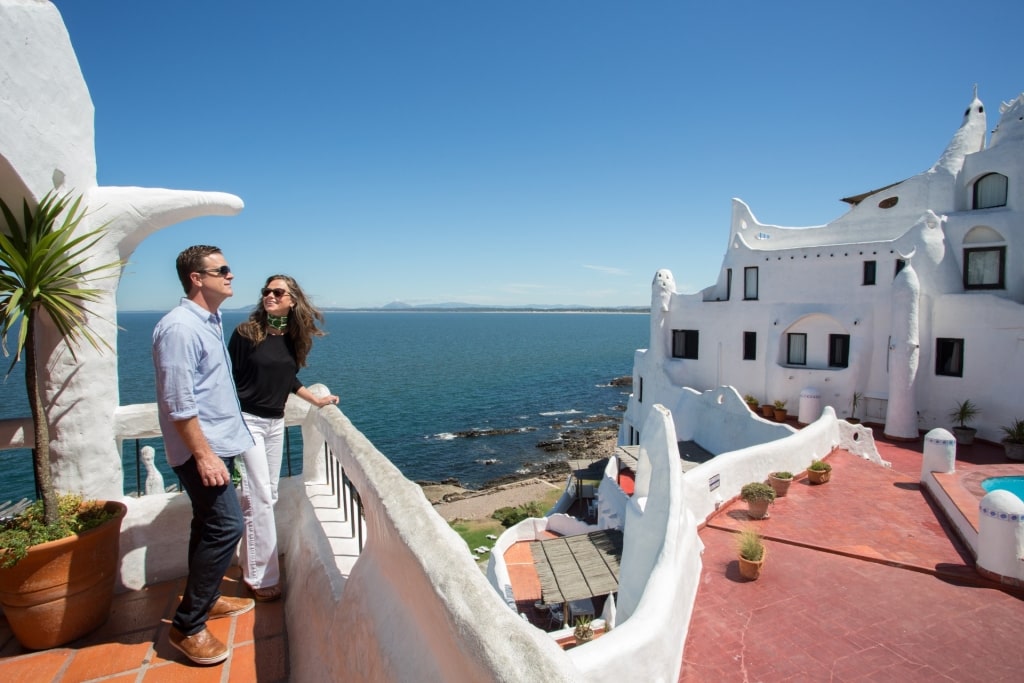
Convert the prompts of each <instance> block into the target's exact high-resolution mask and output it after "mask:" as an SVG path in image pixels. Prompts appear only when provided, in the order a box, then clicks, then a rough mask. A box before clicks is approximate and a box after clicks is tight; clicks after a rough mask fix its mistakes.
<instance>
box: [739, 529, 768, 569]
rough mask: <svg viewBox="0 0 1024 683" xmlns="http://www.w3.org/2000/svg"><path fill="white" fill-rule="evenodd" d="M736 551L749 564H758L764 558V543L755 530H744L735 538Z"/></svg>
mask: <svg viewBox="0 0 1024 683" xmlns="http://www.w3.org/2000/svg"><path fill="white" fill-rule="evenodd" d="M736 551H737V552H738V553H739V555H740V557H742V558H743V559H744V560H747V561H749V562H760V561H761V558H763V557H764V541H763V540H762V539H761V534H759V533H757V530H756V529H750V528H747V529H744V530H743V531H741V532H740V533H739V536H737V538H736Z"/></svg>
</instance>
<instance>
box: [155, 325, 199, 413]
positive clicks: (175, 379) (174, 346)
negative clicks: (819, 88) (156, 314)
mask: <svg viewBox="0 0 1024 683" xmlns="http://www.w3.org/2000/svg"><path fill="white" fill-rule="evenodd" d="M175 327H178V326H176V325H171V326H168V327H166V328H163V329H161V330H158V331H157V334H155V335H154V339H153V365H154V368H155V369H156V387H157V397H156V400H157V402H158V403H159V404H160V406H161V408H162V409H163V411H164V413H165V414H166V415H167V416H168V417H170V418H171V419H172V420H174V421H175V422H178V421H180V420H187V419H189V418H191V417H196V416H198V415H199V409H198V407H197V406H196V395H195V387H196V384H197V382H196V368H198V367H199V362H198V354H197V350H196V348H195V347H196V344H195V338H194V336H193V335H191V334H187V333H185V332H186V331H184V330H180V329H179V330H175V329H174V328H175Z"/></svg>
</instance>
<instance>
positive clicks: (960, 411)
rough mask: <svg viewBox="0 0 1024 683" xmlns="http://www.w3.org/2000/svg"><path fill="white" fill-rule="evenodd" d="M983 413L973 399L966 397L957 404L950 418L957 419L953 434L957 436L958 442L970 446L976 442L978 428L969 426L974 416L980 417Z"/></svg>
mask: <svg viewBox="0 0 1024 683" xmlns="http://www.w3.org/2000/svg"><path fill="white" fill-rule="evenodd" d="M980 413H981V409H980V408H978V406H977V405H976V404H974V403H972V402H971V399H969V398H965V399H964V400H963V401H960V402H959V403H957V404H956V408H955V409H954V410H953V412H951V413H950V414H949V419H951V420H956V422H957V426H956V427H953V436H955V437H956V442H957V443H958V444H961V445H963V446H970V445H971V444H972V443H974V435H975V434H977V433H978V430H977V429H975V428H974V427H968V426H967V424H968V423H969V422H973V421H974V418H976V417H978V415H979V414H980Z"/></svg>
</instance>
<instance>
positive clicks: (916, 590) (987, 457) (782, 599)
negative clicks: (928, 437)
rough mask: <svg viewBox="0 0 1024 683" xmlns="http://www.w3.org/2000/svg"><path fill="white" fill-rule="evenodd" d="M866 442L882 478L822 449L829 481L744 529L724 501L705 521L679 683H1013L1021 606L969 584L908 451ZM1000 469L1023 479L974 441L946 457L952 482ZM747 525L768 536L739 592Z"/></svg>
mask: <svg viewBox="0 0 1024 683" xmlns="http://www.w3.org/2000/svg"><path fill="white" fill-rule="evenodd" d="M876 441H877V443H878V447H879V451H880V453H881V454H882V458H883V459H885V460H888V461H890V462H891V463H892V469H884V468H881V467H878V466H877V465H873V464H871V463H869V462H866V461H864V460H861V459H859V458H857V457H854V456H852V455H850V454H848V453H845V452H835V453H833V454H832V455H831V456H829V458H828V460H829V462H831V463H832V466H833V471H832V474H833V476H832V480H831V481H830V482H829V483H827V484H824V485H821V486H810V485H809V484H808V483H807V481H806V479H803V480H798V481H796V482H794V483H793V485H792V486H791V487H790V491H789V494H788V495H787V496H786V497H785V498H780V499H778V500H777V501H776V503H775V505H774V506H772V508H770V510H771V517H770V518H769V519H766V520H760V521H753V520H749V519H746V515H745V513H744V512H743V511H744V510H745V508H746V505H745V503H742V502H738V501H736V502H733V503H731V504H729V505H728V506H726V507H725V508H724V509H723V510H721V511H720V512H718V513H717V514H716V515H715V516H714V517H712V518H711V519H710V520H709V521H708V524H707V525H706V526H705V528H704V529H702V530H701V532H700V536H701V539H702V540H703V541H704V544H705V550H704V557H703V561H704V570H703V573H702V576H701V584H700V588H699V590H698V593H697V602H696V605H695V608H694V614H693V619H692V621H691V624H690V632H689V636H688V637H687V640H686V647H685V652H684V656H683V668H682V672H681V675H680V679H679V680H680V681H684V682H685V683H698V682H703V681H708V682H711V681H714V682H716V683H718V682H724V683H729V682H732V681H737V682H738V681H858V682H860V681H901V683H902V682H906V681H938V680H941V681H957V682H968V681H989V682H990V681H1020V680H1021V676H1022V674H1021V671H1024V648H1021V647H1020V643H1019V634H1020V632H1021V630H1022V629H1024V599H1022V596H1021V595H1019V594H1017V595H1015V594H1012V593H1010V592H1005V591H1003V590H1000V589H999V588H998V587H996V586H995V585H994V584H992V583H990V582H988V581H986V580H984V579H982V578H981V577H980V576H979V575H978V574H977V572H976V571H975V570H974V562H973V558H972V557H971V556H970V555H969V554H968V552H967V551H966V550H965V549H964V547H963V546H962V545H961V544H960V542H959V541H958V540H957V539H956V538H955V534H954V532H953V531H952V529H951V528H950V526H949V525H948V524H947V523H946V522H945V520H944V518H943V515H942V512H941V511H940V510H938V509H937V508H936V507H935V506H934V505H933V504H932V502H931V501H930V499H929V498H928V497H927V496H926V494H925V493H924V492H923V491H922V490H921V487H920V485H919V484H918V483H917V482H918V478H919V475H920V469H921V446H922V444H921V443H920V442H915V443H894V442H888V441H886V440H884V439H882V438H880V437H879V436H878V434H877V430H876ZM1008 467H1010V468H1012V467H1016V470H1017V473H1024V468H1022V467H1021V465H1016V466H1011V465H1008V463H1007V460H1006V458H1005V456H1004V455H1003V449H1002V447H1001V446H998V445H995V444H989V443H984V442H981V443H978V442H976V443H975V444H974V445H973V446H970V447H961V448H960V450H959V451H958V453H957V475H956V477H957V481H959V480H960V479H963V480H965V481H967V482H970V481H971V480H972V479H977V478H978V477H979V475H978V474H977V473H979V472H984V473H985V474H984V476H989V475H990V474H992V475H993V476H994V475H995V474H996V473H1002V472H1003V471H1004V470H1006V469H1007V468H1008ZM972 475H973V476H972ZM979 498H980V496H979ZM963 504H964V505H967V506H968V507H970V506H972V505H974V506H976V505H977V499H974V498H972V499H964V502H963ZM747 525H754V526H756V527H757V528H758V529H759V530H760V531H761V532H762V534H764V535H765V537H766V538H767V539H768V540H767V541H766V545H767V548H768V556H767V563H766V565H765V569H764V572H763V573H762V574H761V578H760V579H758V580H757V581H752V582H751V581H746V580H744V579H742V578H740V576H739V571H738V568H737V563H736V560H735V553H734V550H733V540H734V537H735V534H734V531H735V530H736V529H739V528H741V527H744V526H747Z"/></svg>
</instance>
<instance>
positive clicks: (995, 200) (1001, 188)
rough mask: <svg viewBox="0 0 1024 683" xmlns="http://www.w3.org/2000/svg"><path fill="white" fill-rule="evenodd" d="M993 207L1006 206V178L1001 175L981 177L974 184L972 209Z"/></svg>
mask: <svg viewBox="0 0 1024 683" xmlns="http://www.w3.org/2000/svg"><path fill="white" fill-rule="evenodd" d="M995 206H1006V176H1004V175H1003V174H1002V173H989V174H988V175H983V176H982V177H980V178H978V181H977V182H976V183H974V208H975V209H991V208H992V207H995Z"/></svg>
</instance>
